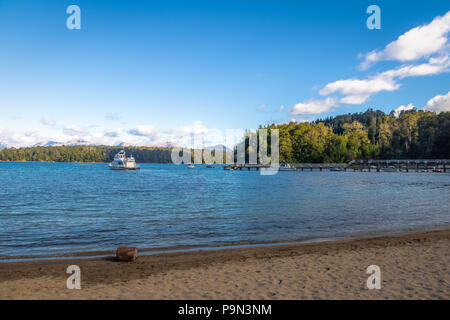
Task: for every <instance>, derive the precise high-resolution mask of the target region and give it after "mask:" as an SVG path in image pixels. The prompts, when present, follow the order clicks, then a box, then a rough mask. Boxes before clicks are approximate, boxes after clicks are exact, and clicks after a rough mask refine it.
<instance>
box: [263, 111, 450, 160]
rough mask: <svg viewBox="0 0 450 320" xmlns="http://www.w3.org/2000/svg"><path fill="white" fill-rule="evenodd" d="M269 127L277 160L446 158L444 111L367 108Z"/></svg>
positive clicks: (448, 140)
mask: <svg viewBox="0 0 450 320" xmlns="http://www.w3.org/2000/svg"><path fill="white" fill-rule="evenodd" d="M269 127H270V128H278V129H279V130H280V160H281V161H283V162H294V163H299V162H347V161H350V160H353V159H431V158H434V159H449V158H450V112H442V113H440V114H439V115H437V114H435V113H432V112H425V111H416V110H411V111H407V112H402V113H401V114H400V116H399V117H396V116H395V115H394V114H393V113H391V114H390V115H386V114H384V113H383V112H382V111H373V110H372V109H369V110H367V111H366V112H364V113H353V114H346V115H340V116H336V117H332V118H327V119H321V120H317V121H315V122H313V123H295V122H291V123H288V124H282V125H271V126H269Z"/></svg>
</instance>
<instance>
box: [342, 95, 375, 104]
mask: <svg viewBox="0 0 450 320" xmlns="http://www.w3.org/2000/svg"><path fill="white" fill-rule="evenodd" d="M369 98H370V94H359V95H358V94H354V95H349V96H345V97H343V98H342V99H340V100H339V102H340V103H342V104H363V103H364V102H366V101H367V100H369Z"/></svg>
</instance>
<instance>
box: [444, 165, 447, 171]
mask: <svg viewBox="0 0 450 320" xmlns="http://www.w3.org/2000/svg"><path fill="white" fill-rule="evenodd" d="M444 172H447V167H446V166H445V163H444Z"/></svg>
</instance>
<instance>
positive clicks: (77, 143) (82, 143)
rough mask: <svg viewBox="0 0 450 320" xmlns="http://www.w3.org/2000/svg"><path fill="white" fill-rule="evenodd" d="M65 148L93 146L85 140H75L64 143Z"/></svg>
mask: <svg viewBox="0 0 450 320" xmlns="http://www.w3.org/2000/svg"><path fill="white" fill-rule="evenodd" d="M64 145H65V146H92V145H93V144H92V143H91V142H89V141H86V140H83V139H73V140H70V141H67V142H66V143H64Z"/></svg>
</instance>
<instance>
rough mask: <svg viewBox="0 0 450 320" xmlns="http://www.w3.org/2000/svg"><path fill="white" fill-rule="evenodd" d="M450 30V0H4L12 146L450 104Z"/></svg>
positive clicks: (4, 135) (159, 135)
mask: <svg viewBox="0 0 450 320" xmlns="http://www.w3.org/2000/svg"><path fill="white" fill-rule="evenodd" d="M70 5H77V6H78V7H79V8H80V12H81V16H80V21H81V28H80V29H68V27H67V24H66V22H67V19H68V18H69V17H70V16H71V14H70V13H69V14H68V13H67V12H66V10H67V8H68V7H69V6H70ZM370 5H377V6H378V7H379V8H380V17H381V28H380V29H369V28H368V27H367V24H366V21H367V19H368V18H369V16H371V14H368V13H367V12H366V10H367V8H368V7H369V6H370ZM449 32H450V4H449V2H448V1H439V0H430V1H402V0H398V1H374V0H371V1H364V0H362V1H361V0H360V1H331V0H330V1H320V2H318V1H308V2H306V1H284V0H277V1H275V0H273V1H266V0H258V1H255V0H240V1H234V0H227V1H220V0H218V1H197V0H185V1H175V0H165V1H137V0H128V1H118V0H117V1H114V0H109V1H106V0H89V1H85V0H71V1H63V0H58V1H56V0H53V1H50V0H48V1H45V0H28V1H25V0H14V1H11V0H0V146H15V147H23V146H32V145H35V144H37V143H45V142H46V141H56V142H61V143H70V142H74V143H76V142H77V141H80V140H82V141H87V142H88V143H93V144H111V145H116V144H119V143H125V144H132V145H149V146H151V145H164V144H166V143H167V142H170V143H172V144H175V145H183V144H186V143H187V142H186V141H189V136H190V135H191V134H204V135H205V136H208V137H209V138H208V139H206V143H210V144H211V145H214V144H218V143H221V141H219V140H221V139H220V138H219V137H221V134H220V133H224V134H225V132H226V131H227V130H238V129H255V128H258V126H259V125H267V124H270V123H284V122H289V121H298V122H300V121H312V120H315V119H318V118H325V117H328V116H335V115H338V114H345V113H349V112H363V111H365V110H367V109H368V108H373V109H378V110H382V111H384V112H386V113H390V112H391V111H393V110H397V112H399V111H400V110H407V109H410V108H413V107H415V108H416V109H425V110H430V111H433V112H437V113H438V112H441V111H450V91H449V90H450V88H449V84H450V74H449V69H450V58H449V53H450V42H449V41H448V38H449ZM212 137H214V138H212ZM224 144H226V143H224Z"/></svg>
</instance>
